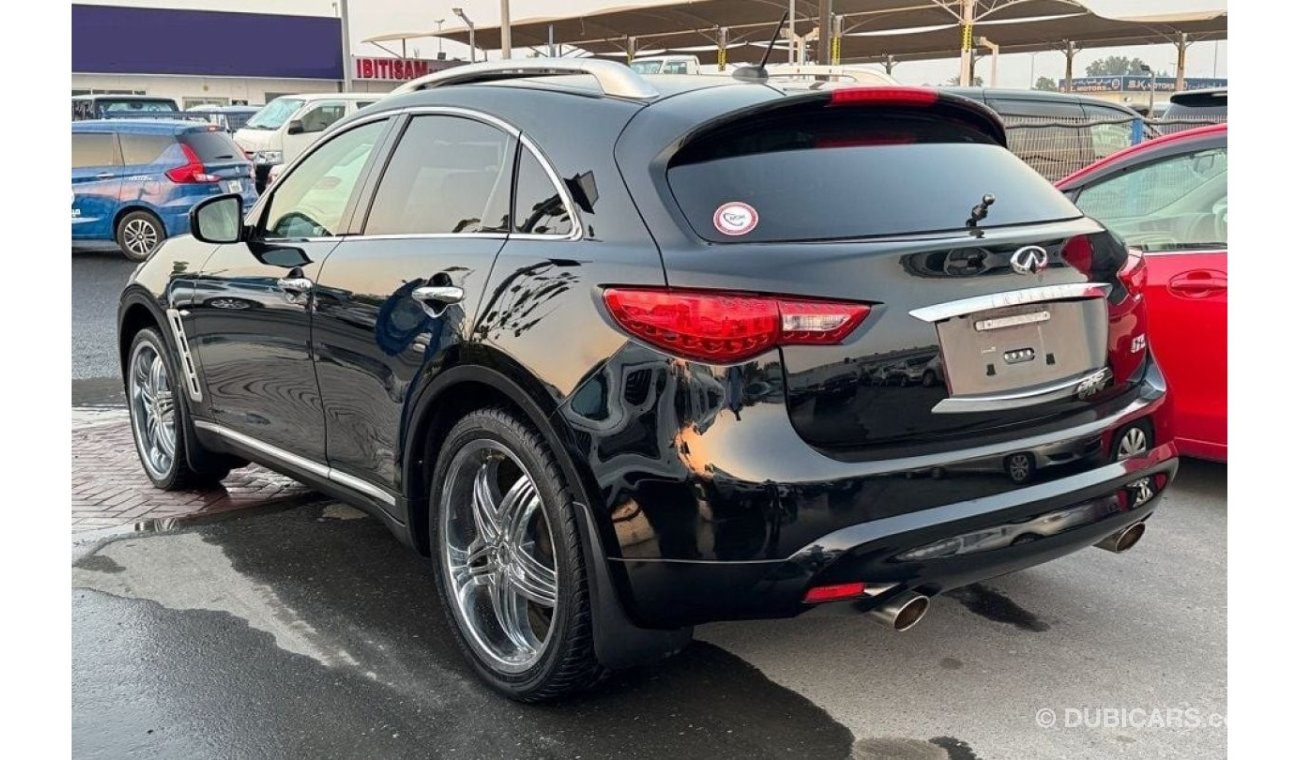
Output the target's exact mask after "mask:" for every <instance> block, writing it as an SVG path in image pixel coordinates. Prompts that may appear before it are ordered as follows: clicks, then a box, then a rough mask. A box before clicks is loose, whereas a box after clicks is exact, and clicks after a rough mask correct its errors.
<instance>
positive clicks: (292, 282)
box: [275, 277, 316, 294]
mask: <svg viewBox="0 0 1300 760" xmlns="http://www.w3.org/2000/svg"><path fill="white" fill-rule="evenodd" d="M275 284H276V285H278V286H279V287H280V290H283V291H284V292H286V293H295V294H302V293H306V292H307V291H309V290H311V289H312V288H313V287H314V286H315V285H316V283H314V282H312V281H311V280H309V279H307V278H306V277H281V278H280V279H278V280H276V281H275Z"/></svg>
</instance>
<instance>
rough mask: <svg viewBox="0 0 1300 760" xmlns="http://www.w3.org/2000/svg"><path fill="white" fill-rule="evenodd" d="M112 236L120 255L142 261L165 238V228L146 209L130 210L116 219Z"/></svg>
mask: <svg viewBox="0 0 1300 760" xmlns="http://www.w3.org/2000/svg"><path fill="white" fill-rule="evenodd" d="M113 236H114V237H115V238H116V239H117V247H118V248H121V249H122V255H124V256H126V257H127V258H128V259H130V260H132V261H144V260H145V259H147V258H149V256H150V254H152V253H153V252H154V251H156V250H158V246H160V245H162V242H163V241H164V240H166V239H167V228H166V227H164V226H163V223H162V220H161V219H159V218H158V217H156V216H154V215H153V214H151V213H149V212H148V211H132V212H131V213H129V214H127V215H126V216H124V217H122V218H121V219H119V220H118V222H117V230H115V231H114V235H113Z"/></svg>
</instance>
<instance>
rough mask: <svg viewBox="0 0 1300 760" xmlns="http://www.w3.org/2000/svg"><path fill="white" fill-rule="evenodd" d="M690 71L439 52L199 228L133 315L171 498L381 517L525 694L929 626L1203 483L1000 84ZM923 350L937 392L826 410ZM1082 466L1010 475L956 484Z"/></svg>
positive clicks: (134, 387)
mask: <svg viewBox="0 0 1300 760" xmlns="http://www.w3.org/2000/svg"><path fill="white" fill-rule="evenodd" d="M570 74H571V75H570ZM673 79H674V81H673V83H672V84H673V87H672V89H671V90H667V89H665V91H666V92H668V93H670V95H671V96H668V95H664V94H661V91H660V90H658V89H656V87H654V86H652V85H651V82H650V81H648V80H647V79H646V78H643V77H640V76H638V75H637V74H636V73H635V72H633V71H631V70H630V69H628V68H627V67H626V66H622V65H621V64H615V63H612V62H607V61H600V60H591V59H524V60H513V61H504V62H491V63H480V64H470V65H467V66H461V67H457V68H455V69H449V70H447V71H444V72H439V73H437V74H434V75H430V76H428V77H424V78H421V79H419V80H416V81H414V82H413V83H411V84H410V85H408V87H409V89H408V90H407V91H405V92H403V93H399V94H395V95H391V96H389V97H386V98H384V99H383V100H382V101H380V102H379V103H377V104H376V105H375V106H374V107H372V108H370V109H367V110H366V111H364V112H362V113H358V114H354V115H352V116H350V117H346V118H345V119H343V120H342V121H340V122H338V123H337V124H335V125H334V126H333V128H331V129H330V130H329V132H328V133H327V134H326V135H325V136H324V137H323V138H322V139H321V140H320V141H319V142H318V143H316V144H314V145H312V146H310V147H309V148H307V152H306V153H305V155H304V156H302V157H301V158H300V159H299V160H298V161H297V162H295V163H294V164H293V165H291V166H289V167H288V168H287V169H286V171H285V173H284V176H282V177H281V178H280V179H279V181H277V182H276V183H275V184H274V185H273V186H272V187H271V188H270V189H269V191H268V192H267V193H266V194H265V195H263V196H262V197H261V198H260V199H259V200H258V202H257V204H256V206H254V208H253V210H252V211H251V212H249V213H248V214H247V215H245V216H244V217H243V223H242V224H241V223H240V218H239V213H238V212H239V210H240V201H239V199H237V198H234V197H230V198H215V199H212V200H209V201H206V202H205V203H204V204H203V205H201V206H200V207H198V208H197V209H196V210H195V212H194V215H193V221H194V225H193V233H194V236H193V237H180V238H176V239H174V240H170V241H168V242H167V243H166V244H165V245H164V246H163V247H162V248H161V249H160V250H159V251H158V253H157V254H155V255H154V257H153V258H151V259H150V260H149V261H148V262H147V263H146V264H145V265H144V266H143V267H141V268H139V269H138V270H137V271H136V273H135V274H134V275H133V276H132V278H131V280H130V282H129V283H128V284H127V286H126V288H125V290H124V292H123V294H122V298H121V304H120V308H119V340H120V349H121V357H122V366H123V379H124V382H125V384H126V388H127V394H128V395H127V397H128V399H130V409H131V419H132V426H133V427H132V429H133V430H134V435H135V440H136V446H137V450H138V451H139V454H140V458H141V461H142V464H143V467H144V470H145V472H146V474H147V475H148V477H149V478H150V479H151V480H152V481H153V483H154V484H155V485H157V486H158V487H160V488H167V489H176V488H185V487H189V486H193V485H196V484H201V483H210V482H212V481H214V480H218V479H220V478H221V477H222V476H224V475H225V474H226V473H227V472H228V471H229V470H230V469H231V468H232V467H237V466H240V465H242V464H244V463H246V462H248V461H256V462H260V463H263V464H266V465H268V466H270V467H273V468H275V469H277V470H279V471H281V472H285V473H288V474H291V475H292V476H294V477H296V478H300V479H301V480H303V481H304V482H306V483H309V484H311V485H312V486H314V487H316V488H319V489H321V490H322V491H323V492H325V493H328V494H331V495H333V496H335V497H337V498H339V499H342V500H345V501H347V502H349V503H352V504H355V505H357V506H358V507H360V508H362V509H367V510H369V511H370V512H371V513H372V514H374V515H375V516H376V517H377V518H378V519H379V520H381V521H383V523H384V524H385V525H387V526H388V527H389V528H390V529H391V530H392V531H393V532H394V533H395V534H396V535H397V536H398V537H399V538H400V539H401V540H402V541H403V542H404V543H406V544H408V545H410V546H412V547H414V548H415V549H416V550H418V551H420V552H423V553H425V554H427V555H429V556H430V557H431V562H432V565H433V569H434V578H435V583H436V588H437V591H436V593H438V594H439V597H440V599H441V601H442V604H443V608H444V611H445V613H446V614H447V616H448V620H449V622H450V628H451V630H452V631H454V634H453V635H454V636H455V637H456V640H457V642H458V643H459V645H460V648H461V649H462V651H463V652H464V654H465V656H466V657H467V659H468V661H469V662H470V663H471V665H472V667H473V668H474V669H475V671H476V672H477V673H478V674H479V675H480V676H481V677H482V678H483V679H484V680H485V681H486V682H487V683H488V684H490V685H491V686H492V687H494V688H495V689H497V690H499V691H501V692H502V693H504V694H506V695H508V696H510V697H512V698H515V699H520V700H526V701H536V700H541V699H547V698H551V697H556V696H559V695H561V694H565V693H569V692H572V691H574V690H577V689H581V688H583V687H585V686H587V685H589V684H591V683H593V682H594V681H595V680H597V679H598V678H599V677H600V676H601V675H602V674H603V673H604V672H606V671H607V670H609V669H615V668H621V667H625V666H628V665H631V664H635V663H638V662H653V661H655V660H657V659H659V658H661V657H663V656H666V655H669V654H671V653H673V652H675V651H677V650H679V649H680V648H681V647H683V646H684V645H685V644H686V643H687V642H688V641H689V640H690V637H691V632H692V627H693V626H695V625H697V624H701V623H705V622H709V621H715V620H732V619H747V618H764V617H788V616H793V615H798V614H800V613H803V612H806V611H807V610H809V609H811V608H813V607H815V606H817V605H819V604H824V603H829V602H836V601H838V602H847V603H849V604H852V605H856V606H857V607H858V608H859V609H861V610H864V611H867V612H866V614H867V615H868V616H869V617H870V618H871V619H873V620H877V621H879V622H882V623H884V624H886V625H887V626H889V627H891V628H893V629H895V630H904V629H907V628H909V627H911V626H912V625H913V624H915V623H916V622H917V621H918V620H919V619H920V618H921V617H922V615H923V614H924V613H925V611H926V609H927V607H928V604H929V601H928V600H929V598H930V597H931V596H933V595H934V594H937V593H940V592H942V591H943V590H945V589H949V588H953V587H955V586H960V585H963V584H967V583H971V582H974V581H977V580H980V579H984V578H989V577H992V576H995V575H1000V574H1002V573H1006V572H1010V571H1013V570H1017V569H1021V568H1024V567H1028V566H1031V565H1034V564H1037V563H1040V562H1044V561H1047V560H1050V559H1053V558H1055V557H1058V556H1061V555H1063V554H1066V553H1068V552H1072V551H1075V550H1078V549H1081V548H1084V547H1087V546H1091V545H1094V544H1097V545H1101V546H1104V547H1106V548H1108V549H1111V550H1117V551H1118V550H1124V549H1127V548H1129V547H1130V546H1131V545H1132V544H1133V543H1134V542H1135V541H1136V540H1137V539H1138V538H1140V536H1141V534H1142V532H1143V530H1144V529H1145V523H1144V521H1145V520H1146V518H1147V517H1148V516H1149V515H1150V514H1151V513H1152V510H1153V509H1154V508H1155V506H1156V504H1157V502H1158V500H1159V499H1160V497H1161V495H1162V493H1163V491H1164V490H1165V489H1166V488H1167V487H1168V485H1169V483H1170V479H1171V478H1172V477H1173V476H1174V473H1175V470H1176V468H1177V459H1176V457H1175V454H1174V449H1173V446H1172V444H1171V443H1170V441H1169V438H1168V432H1167V425H1166V420H1165V416H1164V409H1165V406H1166V400H1165V395H1164V390H1163V388H1164V381H1163V379H1162V377H1161V374H1160V369H1159V368H1158V366H1157V365H1156V363H1155V361H1154V359H1153V358H1152V357H1151V355H1150V354H1149V353H1148V352H1147V350H1146V348H1145V341H1144V330H1145V328H1144V327H1143V325H1144V321H1145V314H1144V312H1145V302H1144V301H1143V300H1142V299H1141V297H1140V294H1139V291H1138V289H1137V286H1138V285H1139V283H1140V280H1141V278H1142V276H1143V268H1142V267H1143V260H1142V259H1141V257H1139V256H1135V255H1131V254H1130V253H1129V252H1128V251H1127V250H1126V249H1125V248H1124V246H1123V245H1122V244H1120V243H1119V241H1118V240H1116V239H1115V237H1114V236H1113V235H1112V234H1111V233H1109V232H1107V231H1106V230H1105V229H1104V228H1103V227H1102V226H1101V225H1100V224H1099V223H1097V222H1095V221H1093V220H1091V219H1088V218H1086V217H1085V216H1083V215H1082V214H1080V212H1079V211H1078V210H1077V209H1076V208H1075V207H1074V206H1073V205H1072V204H1070V203H1069V201H1068V200H1067V199H1066V198H1065V197H1064V196H1063V195H1061V194H1060V193H1058V192H1056V191H1054V190H1053V189H1052V187H1051V185H1050V184H1049V183H1047V181H1046V180H1044V179H1043V178H1042V177H1041V176H1039V175H1038V174H1037V173H1035V172H1034V171H1033V170H1032V169H1030V168H1029V167H1028V166H1026V165H1025V164H1024V163H1023V162H1021V161H1020V160H1019V159H1017V158H1016V157H1015V156H1014V155H1012V154H1011V153H1010V152H1008V151H1007V150H1006V149H1005V147H1004V145H1005V134H1004V132H1003V128H1002V124H1001V122H1000V121H999V120H998V119H997V117H996V116H995V115H994V114H993V113H992V112H991V111H989V110H988V109H987V108H985V107H984V106H981V105H979V104H977V103H975V102H973V101H970V100H967V99H963V98H956V97H953V96H950V95H946V94H942V93H938V92H935V91H933V90H925V89H918V88H903V87H892V88H891V87H826V88H818V89H808V88H807V87H791V86H784V85H781V84H780V83H777V82H769V83H768V84H762V83H757V82H755V81H752V79H751V81H739V80H737V81H732V82H720V81H719V80H718V78H717V77H698V78H697V77H688V76H680V77H674V78H673ZM657 84H659V86H661V87H664V88H667V84H666V83H663V82H662V80H660V81H659V82H657ZM358 154H363V155H364V156H365V158H364V160H363V161H362V165H361V168H360V169H359V170H357V169H354V168H353V167H354V166H355V163H354V162H355V161H356V157H357V156H358ZM864 176H868V177H877V178H881V181H879V182H867V183H864V182H862V177H864ZM774 177H779V178H780V181H772V178H774ZM791 187H797V188H801V189H803V190H804V192H798V193H792V192H790V188H791ZM972 206H975V209H974V210H973V209H972ZM956 249H962V250H968V251H969V250H974V251H976V252H978V256H976V255H975V254H971V255H969V256H966V257H965V258H964V259H963V261H965V262H966V265H965V267H964V268H963V269H961V270H960V271H958V270H955V269H954V270H952V271H949V270H948V269H946V268H945V261H946V259H947V258H948V255H949V253H950V252H952V251H954V250H956ZM976 258H979V259H980V265H979V266H975V264H974V262H975V259H976ZM900 261H901V262H902V264H903V265H902V266H900ZM181 262H185V264H184V265H182V264H181ZM268 286H269V287H268ZM200 294H203V295H200ZM210 294H219V298H218V299H217V300H215V301H214V300H213V299H212V298H210V297H209V296H210ZM231 303H238V304H239V308H225V307H224V306H228V305H229V304H231ZM218 304H222V307H218ZM904 354H906V355H909V356H917V357H922V356H925V355H927V354H928V355H930V356H937V355H940V354H942V357H943V382H941V383H938V384H934V385H930V386H927V385H926V384H925V383H924V382H913V383H910V384H908V385H906V386H903V387H900V386H898V385H879V386H877V385H872V384H871V383H869V382H859V383H857V384H855V385H854V384H851V385H850V386H849V387H848V388H847V389H846V390H845V391H844V392H841V391H840V390H836V391H835V392H834V394H828V393H827V392H824V391H823V388H822V385H821V384H822V383H823V382H836V383H838V382H839V381H838V378H840V377H848V378H850V381H851V380H852V378H854V377H863V378H865V377H867V375H868V371H869V370H871V369H872V368H873V367H875V365H876V364H878V363H880V362H890V363H892V362H893V361H895V359H894V358H893V357H898V356H900V355H904ZM927 364H928V362H927ZM935 366H938V365H937V363H936V364H935ZM1089 444H1091V447H1089ZM1071 445H1075V448H1074V449H1073V450H1079V451H1083V450H1085V449H1086V450H1087V451H1089V452H1090V453H1087V454H1081V455H1080V456H1079V457H1077V458H1074V459H1072V460H1071V461H1069V462H1068V463H1061V464H1060V465H1058V466H1042V467H1040V468H1038V469H1036V470H1035V471H1033V472H1032V473H1025V474H1024V478H1023V484H1017V483H1016V482H1013V481H1012V480H1011V479H1010V478H1007V477H1005V476H1004V475H1002V474H998V475H996V476H990V475H988V474H986V473H978V472H977V473H971V474H966V473H961V472H959V469H960V467H959V466H960V465H961V464H962V463H963V462H969V461H972V460H986V459H988V458H989V457H1005V456H1008V455H1012V454H1017V453H1025V452H1028V453H1029V454H1030V455H1034V454H1037V453H1039V450H1040V449H1041V450H1043V452H1046V453H1047V454H1048V456H1046V457H1045V458H1044V461H1045V462H1051V461H1054V460H1052V457H1051V455H1050V452H1053V451H1057V450H1059V449H1060V448H1061V447H1062V446H1071ZM999 461H1000V459H999ZM947 468H950V469H951V470H952V472H953V474H951V475H944V474H943V473H944V472H945V469H947ZM1024 484H1027V485H1030V486H1031V487H1024ZM954 643H957V642H954Z"/></svg>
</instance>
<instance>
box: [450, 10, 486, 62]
mask: <svg viewBox="0 0 1300 760" xmlns="http://www.w3.org/2000/svg"><path fill="white" fill-rule="evenodd" d="M451 12H452V13H454V14H456V15H457V16H458V17H459V18H460V20H461V21H464V22H465V26H467V27H469V62H470V63H473V62H474V57H475V56H474V51H475V47H474V22H473V21H470V20H469V16H466V15H465V9H464V8H452V9H451ZM486 57H487V56H484V58H485V59H486Z"/></svg>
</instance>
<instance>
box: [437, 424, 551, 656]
mask: <svg viewBox="0 0 1300 760" xmlns="http://www.w3.org/2000/svg"><path fill="white" fill-rule="evenodd" d="M439 520H440V530H439V536H440V541H439V543H440V552H441V555H442V563H443V569H444V571H445V573H446V580H447V585H448V586H449V590H450V592H451V595H452V597H453V598H454V609H453V612H454V613H455V617H456V622H457V623H458V624H459V625H460V627H461V630H462V631H463V632H464V633H465V637H466V639H468V641H469V643H470V645H471V646H472V647H473V648H474V650H475V651H476V652H477V653H478V654H479V656H481V657H482V658H483V659H484V660H486V661H487V662H488V663H489V664H490V665H491V666H492V667H493V668H494V669H496V670H499V671H501V672H505V673H520V672H523V671H525V670H528V669H529V668H531V667H532V666H533V665H535V664H536V663H537V661H538V660H539V659H541V656H542V653H543V652H544V651H545V650H546V644H547V642H548V641H549V640H550V637H551V632H552V629H553V628H554V623H555V607H556V604H557V601H558V598H559V591H558V589H559V584H558V578H557V574H556V569H555V568H556V564H555V544H554V541H553V539H552V533H551V527H550V523H549V522H548V520H547V517H546V510H545V508H544V507H543V506H542V498H541V495H540V494H539V493H538V491H537V485H536V484H535V483H534V482H533V479H532V477H531V476H529V474H528V471H527V469H525V468H524V466H523V464H522V463H521V462H520V461H519V459H518V457H516V456H515V455H514V454H512V453H511V452H510V451H509V450H508V449H506V447H505V446H504V445H502V444H501V443H498V442H497V441H495V440H490V439H487V438H479V439H476V440H473V441H470V442H469V443H468V444H466V445H465V446H464V447H463V448H462V449H461V450H460V451H458V452H457V453H456V455H455V457H454V458H453V459H452V461H451V464H450V466H449V467H448V468H447V474H446V479H445V481H444V485H443V489H442V498H441V500H440V503H439Z"/></svg>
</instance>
